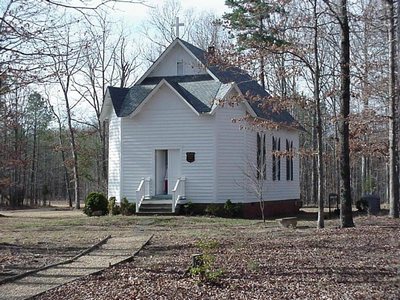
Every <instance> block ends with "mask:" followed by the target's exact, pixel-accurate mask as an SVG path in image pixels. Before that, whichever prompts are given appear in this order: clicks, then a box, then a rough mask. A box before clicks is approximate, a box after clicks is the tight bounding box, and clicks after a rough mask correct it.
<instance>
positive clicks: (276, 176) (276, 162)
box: [272, 136, 281, 180]
mask: <svg viewBox="0 0 400 300" xmlns="http://www.w3.org/2000/svg"><path fill="white" fill-rule="evenodd" d="M280 151H281V139H280V138H277V137H274V136H273V137H272V180H281V158H280V153H279V152H280Z"/></svg>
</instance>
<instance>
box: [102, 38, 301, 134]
mask: <svg viewBox="0 0 400 300" xmlns="http://www.w3.org/2000/svg"><path fill="white" fill-rule="evenodd" d="M179 41H180V42H181V43H182V44H183V45H184V46H185V47H186V48H187V49H188V50H189V51H190V52H191V53H192V54H193V55H194V56H195V57H196V58H197V59H199V60H200V61H201V62H202V63H203V64H205V65H207V58H206V52H205V51H204V50H202V49H200V48H198V47H196V46H194V45H192V44H190V43H188V42H186V41H183V40H181V39H179ZM207 68H208V69H209V70H210V72H211V73H212V74H213V75H214V76H215V77H216V78H217V79H218V80H219V82H218V81H216V80H214V79H213V78H212V77H211V76H210V75H191V76H188V75H186V76H167V77H147V78H145V79H144V80H143V81H142V82H141V83H140V84H137V85H134V86H133V87H131V88H130V89H126V88H115V87H109V88H108V90H109V93H110V96H111V100H112V103H113V106H114V109H115V113H116V114H117V116H119V117H126V116H129V115H130V114H131V113H132V112H134V111H135V109H136V108H137V107H138V106H139V105H140V103H142V102H143V100H144V99H145V98H146V97H147V96H148V95H149V94H150V93H151V91H152V90H153V89H154V88H155V87H156V85H157V84H158V83H160V81H161V80H162V79H165V80H166V81H167V82H168V83H169V84H170V85H171V86H172V87H173V88H174V89H175V90H176V91H177V92H178V93H179V94H180V95H181V96H182V97H183V98H184V99H185V100H186V101H187V102H188V103H189V104H190V105H191V106H192V107H193V108H194V109H195V110H196V111H197V112H198V113H200V114H201V113H207V112H210V111H211V108H212V105H213V102H214V100H215V99H220V98H223V96H225V94H226V93H227V92H228V90H229V87H230V84H229V83H232V82H234V83H236V84H237V86H238V87H239V89H240V91H241V92H242V94H243V95H244V96H245V97H246V98H247V99H248V100H249V104H250V106H251V107H252V109H253V110H254V112H255V113H256V115H257V116H258V117H259V118H263V119H267V120H272V121H274V122H277V123H280V124H286V125H290V126H296V127H298V123H297V122H296V121H295V120H294V118H293V117H292V116H291V115H290V114H289V112H287V111H280V112H274V111H272V109H270V108H268V107H265V105H262V104H263V102H264V101H265V98H268V97H269V96H270V95H269V94H268V92H267V91H265V90H264V89H263V88H262V87H261V85H259V84H258V83H257V81H255V80H254V79H252V78H251V76H250V75H249V74H247V73H246V72H245V71H243V70H241V69H240V68H235V67H229V68H220V67H219V66H207ZM257 98H259V99H260V100H257ZM254 99H256V100H254Z"/></svg>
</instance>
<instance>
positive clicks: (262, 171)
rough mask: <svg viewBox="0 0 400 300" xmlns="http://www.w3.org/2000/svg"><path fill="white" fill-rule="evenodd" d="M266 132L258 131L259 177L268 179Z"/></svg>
mask: <svg viewBox="0 0 400 300" xmlns="http://www.w3.org/2000/svg"><path fill="white" fill-rule="evenodd" d="M265 147H266V143H265V134H260V133H257V179H260V178H263V179H264V180H265V179H267V174H266V171H267V167H266V164H267V163H266V157H265V155H266V149H265Z"/></svg>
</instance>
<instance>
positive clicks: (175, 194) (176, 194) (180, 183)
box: [172, 177, 186, 213]
mask: <svg viewBox="0 0 400 300" xmlns="http://www.w3.org/2000/svg"><path fill="white" fill-rule="evenodd" d="M185 182H186V178H185V177H180V178H178V180H177V181H176V184H175V187H174V189H173V190H172V212H173V213H175V208H176V206H177V205H178V201H179V200H180V199H182V198H186V187H185Z"/></svg>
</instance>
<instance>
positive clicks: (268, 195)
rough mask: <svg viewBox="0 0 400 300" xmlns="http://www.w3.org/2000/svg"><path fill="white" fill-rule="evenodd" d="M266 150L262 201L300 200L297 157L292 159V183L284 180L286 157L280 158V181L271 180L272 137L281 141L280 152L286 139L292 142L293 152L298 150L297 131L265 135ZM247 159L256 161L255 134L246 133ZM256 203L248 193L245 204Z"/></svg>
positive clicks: (255, 199) (273, 132)
mask: <svg viewBox="0 0 400 300" xmlns="http://www.w3.org/2000/svg"><path fill="white" fill-rule="evenodd" d="M265 134H266V137H265V141H266V144H267V150H266V171H267V174H266V175H267V176H266V177H267V178H266V181H265V182H264V191H263V193H264V199H265V200H266V201H275V200H292V199H300V185H299V157H298V155H295V157H294V158H293V181H291V180H286V157H281V166H280V167H281V169H280V170H281V176H280V180H275V181H274V180H272V136H274V137H277V138H280V139H281V150H282V151H284V150H286V139H288V140H291V141H293V148H294V151H297V150H298V149H299V139H298V131H296V130H288V129H285V128H281V129H279V130H271V131H268V132H266V133H265ZM247 151H248V153H247V157H250V158H251V159H250V160H253V161H254V163H256V161H257V132H255V131H247ZM254 201H257V198H256V195H255V194H254V193H251V192H249V193H248V194H247V202H254Z"/></svg>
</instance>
